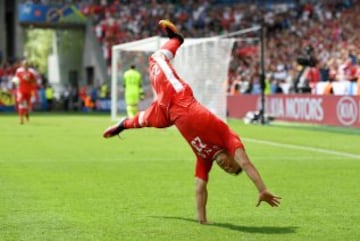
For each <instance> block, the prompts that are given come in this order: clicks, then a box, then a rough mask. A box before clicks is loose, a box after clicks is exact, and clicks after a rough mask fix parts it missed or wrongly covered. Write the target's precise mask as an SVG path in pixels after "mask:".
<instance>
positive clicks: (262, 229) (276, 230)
mask: <svg viewBox="0 0 360 241" xmlns="http://www.w3.org/2000/svg"><path fill="white" fill-rule="evenodd" d="M150 217H151V218H162V219H177V220H182V221H187V222H193V223H198V222H197V221H196V220H195V219H191V218H183V217H171V216H150ZM207 226H210V227H220V228H226V229H230V230H234V231H239V232H244V233H263V234H289V233H296V229H297V228H298V227H293V226H287V227H274V226H259V227H256V226H244V225H235V224H231V223H212V224H209V225H207Z"/></svg>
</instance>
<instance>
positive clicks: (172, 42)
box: [161, 38, 181, 57]
mask: <svg viewBox="0 0 360 241" xmlns="http://www.w3.org/2000/svg"><path fill="white" fill-rule="evenodd" d="M180 45H181V41H180V40H179V39H177V38H171V39H169V40H168V41H167V42H166V43H165V44H164V45H163V46H162V47H161V49H166V50H169V51H170V52H171V53H172V55H173V57H175V54H176V51H177V50H178V48H179V47H180Z"/></svg>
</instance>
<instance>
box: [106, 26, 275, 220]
mask: <svg viewBox="0 0 360 241" xmlns="http://www.w3.org/2000/svg"><path fill="white" fill-rule="evenodd" d="M159 26H160V28H161V29H162V30H163V31H165V32H166V33H167V35H168V37H169V40H168V41H167V42H166V43H165V44H164V45H163V46H162V47H161V48H160V49H159V50H157V51H156V52H155V53H154V54H152V56H151V57H150V59H149V75H150V81H151V85H152V87H153V90H154V92H155V93H156V100H154V101H153V103H152V104H151V105H150V107H149V108H147V109H146V110H145V111H141V112H139V113H138V114H137V115H136V116H135V117H134V118H124V119H122V120H121V121H120V122H118V123H116V124H115V125H113V126H110V127H108V128H107V129H106V130H105V131H104V133H103V137H104V138H109V137H113V136H116V135H118V134H119V133H121V132H122V131H124V130H126V129H132V128H143V127H156V128H165V127H169V126H172V125H175V126H176V127H177V129H178V130H179V131H180V133H181V135H182V136H183V137H184V138H185V140H186V141H187V142H188V143H189V145H190V147H191V148H192V150H193V152H194V153H195V156H196V159H197V160H196V167H195V197H196V209H197V219H198V221H199V222H200V223H201V224H207V223H208V220H207V215H206V204H207V198H208V191H207V183H208V180H209V172H210V170H211V168H212V165H213V162H214V161H215V162H216V163H217V164H218V165H219V166H220V167H221V168H222V169H224V170H225V171H226V172H228V173H231V174H235V175H236V174H239V173H240V172H242V171H245V172H246V174H247V175H248V177H249V178H250V179H251V180H252V182H253V183H254V184H255V186H256V188H257V190H258V192H259V196H258V202H257V206H259V205H260V203H261V202H263V201H264V202H267V203H268V204H269V205H271V206H272V207H277V206H278V205H279V204H280V199H281V198H280V197H278V196H275V195H273V194H272V193H271V192H269V191H268V189H267V187H266V186H265V184H264V182H263V180H262V178H261V176H260V174H259V172H258V171H257V169H256V167H255V166H254V165H253V164H252V162H251V161H250V159H249V157H248V155H247V153H246V152H245V147H244V145H243V143H242V142H241V140H240V138H239V136H238V135H237V134H236V133H235V132H234V131H232V130H231V129H230V128H229V126H228V125H227V124H226V123H225V122H223V121H222V120H221V119H220V118H218V117H217V116H215V115H214V114H213V113H212V112H210V111H209V110H208V109H207V108H206V107H204V106H203V105H201V104H200V103H199V102H198V101H197V100H196V98H195V97H194V95H193V92H192V89H191V88H190V86H189V85H188V84H187V83H186V82H185V81H184V80H182V79H181V78H180V76H179V75H178V74H177V72H176V71H175V69H174V67H173V66H172V65H171V63H170V60H171V59H173V58H174V57H175V54H176V51H177V49H178V48H179V47H180V46H181V45H182V43H183V41H184V38H183V36H182V35H181V34H180V33H179V32H178V30H177V28H176V26H175V25H174V24H173V23H171V22H170V21H168V20H161V21H160V22H159Z"/></svg>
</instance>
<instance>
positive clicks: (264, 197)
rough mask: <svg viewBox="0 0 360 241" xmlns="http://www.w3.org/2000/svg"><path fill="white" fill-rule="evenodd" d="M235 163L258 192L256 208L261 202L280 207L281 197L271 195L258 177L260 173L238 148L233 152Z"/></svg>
mask: <svg viewBox="0 0 360 241" xmlns="http://www.w3.org/2000/svg"><path fill="white" fill-rule="evenodd" d="M234 158H235V161H236V162H238V163H239V165H240V166H241V168H242V169H243V170H244V171H245V172H246V174H247V175H248V176H249V178H250V179H251V180H252V181H253V183H254V184H255V186H256V188H257V189H258V191H259V199H258V203H257V205H256V206H259V205H260V204H261V202H263V201H264V202H267V203H268V204H269V205H270V206H272V207H277V206H279V205H280V199H281V197H278V196H275V195H273V194H271V193H270V192H269V191H268V190H267V189H266V186H265V184H264V182H263V180H262V178H261V176H260V173H259V172H258V170H257V169H256V167H255V166H254V165H253V164H252V163H251V162H250V159H249V157H248V155H247V154H246V152H245V151H244V150H243V149H241V148H238V149H236V151H235V157H234Z"/></svg>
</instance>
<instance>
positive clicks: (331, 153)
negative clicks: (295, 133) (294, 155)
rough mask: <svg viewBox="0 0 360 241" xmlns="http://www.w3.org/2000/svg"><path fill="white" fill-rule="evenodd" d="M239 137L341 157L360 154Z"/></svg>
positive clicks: (260, 142) (354, 156) (353, 156)
mask: <svg viewBox="0 0 360 241" xmlns="http://www.w3.org/2000/svg"><path fill="white" fill-rule="evenodd" d="M241 139H243V140H245V141H248V142H254V143H259V144H265V145H270V146H276V147H285V148H288V149H297V150H305V151H313V152H320V153H325V154H329V155H337V156H342V157H350V158H355V159H360V155H358V154H352V153H347V152H341V151H331V150H327V149H322V148H315V147H309V146H297V145H291V144H284V143H279V142H273V141H265V140H258V139H252V138H241Z"/></svg>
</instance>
